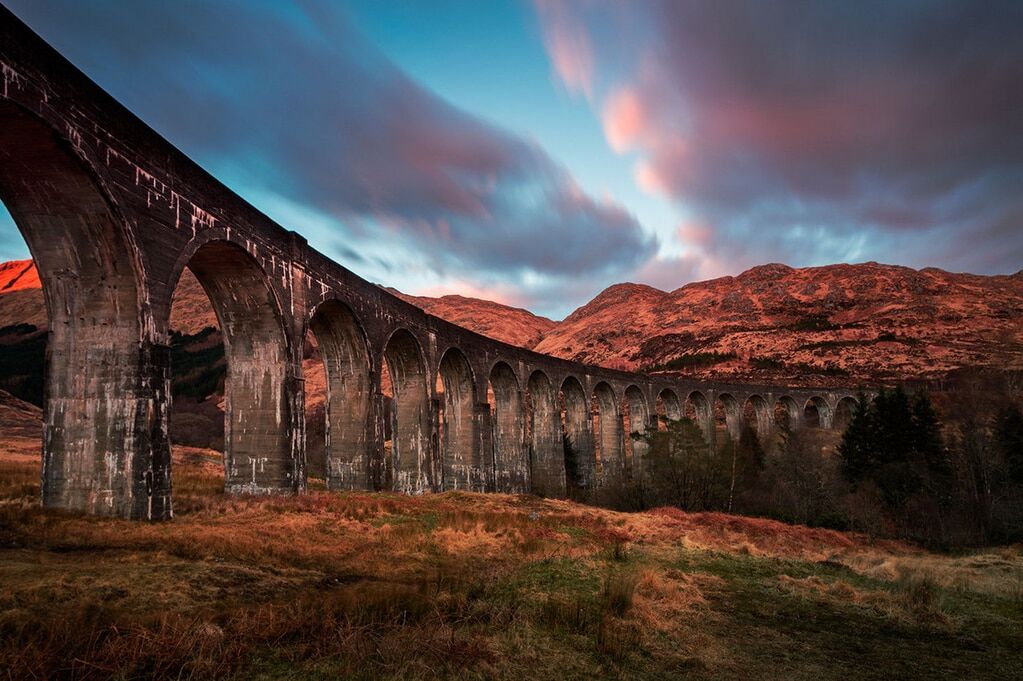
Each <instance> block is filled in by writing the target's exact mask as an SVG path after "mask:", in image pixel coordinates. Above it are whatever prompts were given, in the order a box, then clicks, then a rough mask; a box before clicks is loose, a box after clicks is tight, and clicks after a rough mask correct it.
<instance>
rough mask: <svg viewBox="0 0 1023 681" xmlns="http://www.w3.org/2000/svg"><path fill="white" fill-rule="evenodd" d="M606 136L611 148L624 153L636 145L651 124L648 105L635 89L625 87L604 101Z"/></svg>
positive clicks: (603, 116)
mask: <svg viewBox="0 0 1023 681" xmlns="http://www.w3.org/2000/svg"><path fill="white" fill-rule="evenodd" d="M602 118H603V123H604V136H605V137H607V141H608V143H609V144H610V145H611V148H612V149H614V150H615V151H617V152H618V153H622V152H625V151H628V150H629V149H630V148H632V147H634V146H635V145H636V143H637V142H639V141H640V139H641V137H642V136H643V135H644V134H645V133H646V130H647V127H648V125H649V117H648V115H647V110H646V105H645V103H644V102H643V100H642V98H641V97H640V95H639V93H638V92H636V90H635V89H633V88H630V87H624V88H621V89H619V90H616V91H615V92H614V93H612V94H611V95H610V96H609V97H608V98H607V100H606V101H605V102H604V111H603V115H602Z"/></svg>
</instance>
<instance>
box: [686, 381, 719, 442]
mask: <svg viewBox="0 0 1023 681" xmlns="http://www.w3.org/2000/svg"><path fill="white" fill-rule="evenodd" d="M683 410H684V415H685V417H686V418H687V419H690V420H692V421H693V422H694V423H695V424H696V425H698V426H699V427H700V430H701V431H702V432H703V437H704V438H706V439H709V438H710V436H711V433H712V430H713V427H714V412H713V410H712V409H711V404H710V400H708V399H707V396H706V395H704V394H703V393H702V392H700V391H699V390H693V391H690V393H689V394H688V395H686V401H685V404H684V405H683Z"/></svg>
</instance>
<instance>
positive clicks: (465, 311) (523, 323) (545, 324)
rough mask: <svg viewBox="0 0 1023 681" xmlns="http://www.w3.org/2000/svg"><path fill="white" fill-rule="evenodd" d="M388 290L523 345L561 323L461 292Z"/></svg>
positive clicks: (457, 321)
mask: <svg viewBox="0 0 1023 681" xmlns="http://www.w3.org/2000/svg"><path fill="white" fill-rule="evenodd" d="M387 290H388V291H389V292H390V293H393V294H394V295H396V296H398V297H399V298H401V299H402V300H405V301H407V302H409V303H412V304H413V305H415V306H416V307H418V308H421V309H423V310H425V311H426V312H429V313H430V314H432V315H434V316H435V317H440V318H441V319H446V320H447V321H449V322H451V323H452V324H457V325H459V326H462V327H465V328H467V329H472V330H473V331H475V332H476V333H480V334H483V335H484V336H489V337H490V338H496V339H497V340H500V341H504V342H505V343H511V344H512V345H518V346H520V347H523V348H531V347H533V346H535V345H536V344H537V343H539V342H540V341H541V340H542V339H543V337H544V336H545V335H546V334H547V333H549V332H551V331H552V330H553V329H554V328H555V327H556V326H557V325H558V323H557V322H554V321H551V320H550V319H547V318H546V317H540V316H538V315H535V314H533V313H532V312H530V311H529V310H523V309H522V308H519V307H509V306H507V305H502V304H501V303H495V302H493V301H490V300H480V299H479V298H466V297H465V296H457V295H448V296H441V297H440V298H429V297H427V296H410V295H407V294H405V293H402V292H401V291H398V290H397V289H393V288H388V289H387Z"/></svg>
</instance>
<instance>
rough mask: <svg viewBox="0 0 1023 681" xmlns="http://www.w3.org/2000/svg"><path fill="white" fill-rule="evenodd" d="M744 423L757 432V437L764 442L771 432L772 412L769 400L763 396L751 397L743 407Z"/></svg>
mask: <svg viewBox="0 0 1023 681" xmlns="http://www.w3.org/2000/svg"><path fill="white" fill-rule="evenodd" d="M742 418H743V421H744V422H745V423H746V424H747V425H749V426H752V427H753V428H754V429H755V430H756V431H757V436H758V437H759V438H760V439H761V440H763V439H764V438H766V437H767V436H768V434H770V432H771V422H772V420H773V419H772V418H771V410H770V408H769V407H768V406H767V400H765V399H764V398H763V396H761V395H750V396H749V398H747V400H746V403H745V404H744V405H743V412H742Z"/></svg>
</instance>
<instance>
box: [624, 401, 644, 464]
mask: <svg viewBox="0 0 1023 681" xmlns="http://www.w3.org/2000/svg"><path fill="white" fill-rule="evenodd" d="M624 405H625V409H626V411H627V412H628V413H627V414H626V415H625V416H626V419H625V425H626V429H627V430H626V433H625V450H626V459H627V461H628V467H629V468H630V469H631V475H632V476H633V477H635V478H638V477H639V476H640V475H642V472H643V470H644V469H645V467H644V462H645V461H646V456H647V450H648V449H649V446H648V445H647V443H646V442H644V441H643V440H640V439H635V438H633V435H637V436H643V435H646V432H647V426H648V424H649V423H650V411H649V409H648V407H647V402H646V398H645V397H644V396H643V391H642V390H640V389H639V388H638V387H636V386H635V385H630V386H629V387H628V388H626V389H625V399H624ZM629 455H631V456H629Z"/></svg>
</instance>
